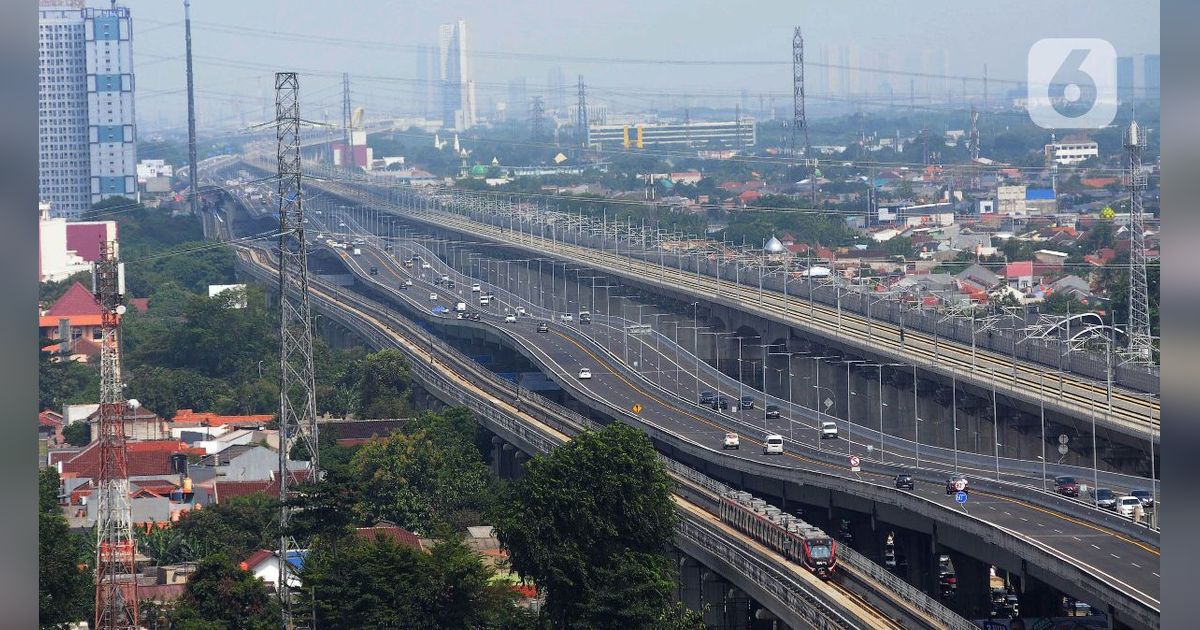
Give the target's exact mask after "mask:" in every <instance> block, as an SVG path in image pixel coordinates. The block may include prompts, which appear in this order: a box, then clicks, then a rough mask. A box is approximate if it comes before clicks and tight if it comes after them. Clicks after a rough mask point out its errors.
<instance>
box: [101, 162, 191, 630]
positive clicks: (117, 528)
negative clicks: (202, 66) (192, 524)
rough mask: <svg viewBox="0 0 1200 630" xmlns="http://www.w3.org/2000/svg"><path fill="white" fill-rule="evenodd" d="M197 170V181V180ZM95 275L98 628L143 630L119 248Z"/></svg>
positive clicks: (112, 247) (107, 249)
mask: <svg viewBox="0 0 1200 630" xmlns="http://www.w3.org/2000/svg"><path fill="white" fill-rule="evenodd" d="M194 176H195V175H194V172H193V177H194ZM102 248H103V251H102V255H101V258H100V260H98V261H96V264H95V268H94V269H93V272H92V281H93V293H94V294H95V296H96V300H97V301H99V302H100V331H101V337H100V409H99V415H100V422H99V432H98V433H99V435H98V436H97V437H96V441H97V442H99V449H100V478H99V479H98V480H97V486H96V496H97V501H96V625H95V626H93V627H94V628H99V629H100V630H137V628H138V627H139V626H138V595H137V565H136V557H137V541H136V539H134V537H133V515H132V513H131V503H130V497H129V469H128V466H127V452H126V449H125V408H126V402H125V396H124V392H123V391H122V387H121V356H120V353H121V349H120V344H119V329H120V322H121V316H122V315H123V314H124V313H125V278H124V275H125V274H124V272H125V269H124V265H122V264H120V263H118V262H117V244H116V243H115V242H113V241H108V242H106V243H104V244H103V245H102Z"/></svg>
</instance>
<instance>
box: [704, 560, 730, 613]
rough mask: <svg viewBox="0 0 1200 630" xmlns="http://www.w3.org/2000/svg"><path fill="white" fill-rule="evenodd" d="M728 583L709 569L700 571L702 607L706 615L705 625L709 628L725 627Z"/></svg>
mask: <svg viewBox="0 0 1200 630" xmlns="http://www.w3.org/2000/svg"><path fill="white" fill-rule="evenodd" d="M727 585H728V583H727V582H726V581H725V578H723V577H721V576H720V575H718V574H717V573H715V572H713V571H711V570H709V569H701V571H700V605H701V607H702V610H703V611H704V612H703V615H704V625H705V626H706V627H708V628H724V627H726V626H725V591H726V587H727Z"/></svg>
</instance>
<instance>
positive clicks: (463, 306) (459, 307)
mask: <svg viewBox="0 0 1200 630" xmlns="http://www.w3.org/2000/svg"><path fill="white" fill-rule="evenodd" d="M454 310H455V311H457V312H459V313H465V312H467V303H466V302H459V303H458V304H455V305H454Z"/></svg>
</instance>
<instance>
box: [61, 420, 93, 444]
mask: <svg viewBox="0 0 1200 630" xmlns="http://www.w3.org/2000/svg"><path fill="white" fill-rule="evenodd" d="M63 439H64V440H66V441H67V444H70V445H71V446H87V445H88V444H91V442H92V427H91V425H89V424H88V423H86V422H84V421H82V420H76V421H75V422H72V423H71V424H68V425H67V426H65V427H63Z"/></svg>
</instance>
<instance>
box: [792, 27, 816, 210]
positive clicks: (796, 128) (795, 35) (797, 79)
mask: <svg viewBox="0 0 1200 630" xmlns="http://www.w3.org/2000/svg"><path fill="white" fill-rule="evenodd" d="M792 110H793V111H792V163H793V164H794V163H795V161H796V156H797V155H798V153H797V146H796V145H797V139H798V137H799V135H800V134H804V162H805V164H806V165H807V166H808V167H809V168H808V186H809V195H810V197H811V198H810V203H812V205H813V206H816V205H817V176H816V170H817V169H816V160H813V159H812V147H810V146H809V144H808V118H807V117H806V116H805V114H804V36H803V35H801V34H800V27H799V26H797V27H796V30H794V31H792Z"/></svg>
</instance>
